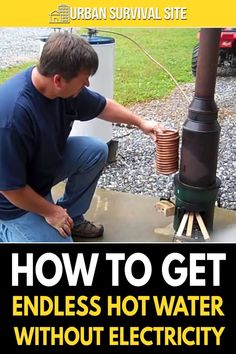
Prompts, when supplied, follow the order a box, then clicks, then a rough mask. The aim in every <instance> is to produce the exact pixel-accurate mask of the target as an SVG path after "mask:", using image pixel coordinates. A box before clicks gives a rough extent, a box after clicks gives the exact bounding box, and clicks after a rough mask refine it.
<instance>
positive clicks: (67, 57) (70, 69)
mask: <svg viewBox="0 0 236 354" xmlns="http://www.w3.org/2000/svg"><path fill="white" fill-rule="evenodd" d="M97 68H98V56H97V53H96V52H95V50H94V49H93V47H92V46H91V45H90V44H89V43H88V42H87V41H86V40H85V39H83V38H82V37H80V36H78V35H75V34H72V33H69V32H56V33H52V34H51V35H50V36H49V37H48V39H47V41H46V43H45V44H44V46H43V50H42V53H41V56H40V59H39V64H38V65H37V69H38V71H39V73H40V74H41V75H44V76H47V77H51V76H53V75H55V74H59V75H61V76H62V77H63V78H64V79H65V80H67V81H70V80H71V79H73V78H74V77H76V76H77V75H78V74H79V73H80V72H81V71H88V72H89V73H90V75H94V74H95V73H96V71H97Z"/></svg>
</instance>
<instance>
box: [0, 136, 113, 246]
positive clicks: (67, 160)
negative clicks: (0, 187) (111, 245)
mask: <svg viewBox="0 0 236 354" xmlns="http://www.w3.org/2000/svg"><path fill="white" fill-rule="evenodd" d="M107 155H108V148H107V144H106V143H104V142H103V141H101V140H99V139H96V138H91V137H85V136H81V137H69V138H68V141H67V144H66V149H65V152H64V157H63V161H62V164H61V166H60V170H59V171H58V173H57V176H56V177H55V181H54V185H56V184H57V183H59V182H61V181H64V180H67V183H66V186H65V192H64V195H63V196H62V197H61V198H60V199H59V200H58V201H57V202H56V203H57V204H58V205H60V206H61V207H63V208H65V209H67V212H68V214H69V215H70V216H71V217H72V219H73V220H74V224H75V225H76V224H79V223H81V221H83V214H84V213H85V212H86V211H87V210H88V208H89V206H90V203H91V200H92V198H93V194H94V192H95V189H96V185H97V181H98V179H99V177H100V175H101V172H102V170H103V168H104V166H105V164H106V161H107ZM46 199H47V200H49V201H51V202H52V203H53V200H52V195H51V193H50V194H49V195H47V197H46ZM0 242H72V238H71V237H70V236H69V237H67V238H63V237H62V236H61V235H60V234H59V232H58V231H57V230H56V229H54V228H53V227H52V226H50V225H49V224H48V223H47V222H46V221H45V219H44V217H42V216H40V215H37V214H34V213H30V212H27V213H26V214H24V215H23V216H21V217H19V218H16V219H12V220H0Z"/></svg>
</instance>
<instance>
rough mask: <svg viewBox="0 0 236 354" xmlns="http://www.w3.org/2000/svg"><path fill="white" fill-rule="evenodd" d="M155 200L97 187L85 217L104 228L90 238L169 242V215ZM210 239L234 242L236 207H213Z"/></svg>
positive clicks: (171, 231)
mask: <svg viewBox="0 0 236 354" xmlns="http://www.w3.org/2000/svg"><path fill="white" fill-rule="evenodd" d="M64 186H65V183H63V182H62V183H59V184H58V185H57V186H55V187H54V188H53V197H54V199H57V198H58V197H59V196H61V195H62V193H63V191H64ZM157 201H158V199H157V198H155V197H150V196H142V195H133V194H129V193H122V192H115V191H110V190H104V189H97V190H96V193H95V195H94V198H93V201H92V204H91V207H90V209H89V211H88V212H87V213H86V218H87V219H88V220H90V221H94V222H98V223H102V224H103V225H104V227H105V232H104V236H103V237H102V238H99V239H93V242H94V241H96V242H173V238H174V235H175V231H174V229H173V216H168V217H166V216H165V215H164V214H163V213H161V212H158V211H157V210H156V208H155V204H156V203H157ZM81 241H85V240H84V239H81ZM212 241H216V242H228V241H229V242H236V211H233V210H226V209H221V208H217V207H216V209H215V219H214V232H213V235H212Z"/></svg>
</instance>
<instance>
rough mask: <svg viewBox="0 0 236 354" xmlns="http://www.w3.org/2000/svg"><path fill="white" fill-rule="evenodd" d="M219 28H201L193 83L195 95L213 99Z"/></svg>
mask: <svg viewBox="0 0 236 354" xmlns="http://www.w3.org/2000/svg"><path fill="white" fill-rule="evenodd" d="M220 33H221V29H220V28H202V29H201V32H200V44H199V55H198V63H197V75H196V83H195V96H196V97H201V98H205V99H208V100H212V99H214V93H215V83H216V72H217V64H218V53H219V41H220Z"/></svg>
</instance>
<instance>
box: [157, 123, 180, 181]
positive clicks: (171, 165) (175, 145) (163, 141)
mask: <svg viewBox="0 0 236 354" xmlns="http://www.w3.org/2000/svg"><path fill="white" fill-rule="evenodd" d="M156 138H157V139H156V170H157V172H158V173H161V174H163V175H170V174H172V173H175V172H176V171H178V167H179V132H178V131H177V130H170V129H169V130H165V131H164V132H163V133H157V134H156Z"/></svg>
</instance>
